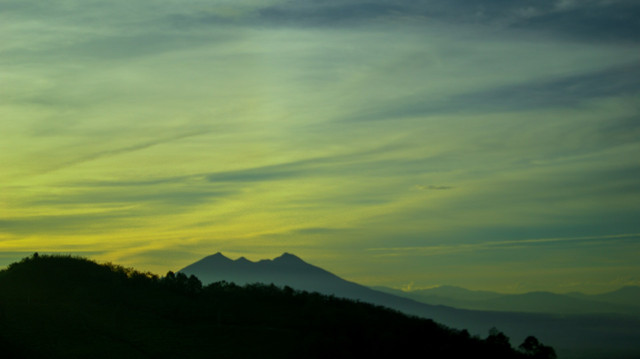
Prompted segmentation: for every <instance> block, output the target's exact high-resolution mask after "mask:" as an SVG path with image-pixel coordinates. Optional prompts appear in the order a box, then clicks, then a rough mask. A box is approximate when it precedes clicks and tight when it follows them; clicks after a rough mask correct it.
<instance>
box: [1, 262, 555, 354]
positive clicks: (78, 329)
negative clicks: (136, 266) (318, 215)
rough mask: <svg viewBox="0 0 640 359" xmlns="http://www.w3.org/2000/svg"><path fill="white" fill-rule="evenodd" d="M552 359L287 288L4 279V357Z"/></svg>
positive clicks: (41, 271) (45, 265) (116, 277)
mask: <svg viewBox="0 0 640 359" xmlns="http://www.w3.org/2000/svg"><path fill="white" fill-rule="evenodd" d="M416 351H417V352H418V353H420V354H421V355H423V356H424V357H429V358H451V357H464V358H471V357H489V358H553V357H555V354H554V353H553V349H552V348H550V347H547V346H544V345H542V344H540V343H539V342H538V341H537V340H536V339H535V338H533V337H529V338H527V340H526V341H525V342H524V343H523V344H522V345H521V346H520V347H519V349H518V350H515V349H513V348H512V347H511V345H510V344H509V339H508V338H507V337H506V336H505V335H504V334H502V333H501V332H499V331H498V330H492V332H491V333H490V335H489V336H488V337H487V338H485V339H481V338H478V337H473V336H470V335H469V334H468V332H466V331H464V330H463V331H458V330H453V329H449V328H447V327H444V326H442V325H440V324H438V323H435V322H433V321H432V320H428V319H420V318H417V317H410V316H407V315H404V314H401V313H399V312H396V311H392V310H389V309H386V308H383V307H379V306H374V305H370V304H365V303H360V302H356V301H352V300H346V299H338V298H335V297H332V296H325V295H321V294H318V293H309V292H304V291H295V290H293V289H291V288H289V287H285V288H282V289H281V288H278V287H276V286H274V285H262V284H253V285H251V284H249V285H245V286H243V287H240V286H237V285H235V284H231V283H226V282H216V283H212V284H210V285H208V286H205V287H203V286H202V284H201V282H200V281H199V280H198V279H197V278H196V277H195V276H190V277H187V276H186V275H185V274H182V273H178V274H174V273H172V272H169V273H168V274H167V275H166V276H165V277H158V276H156V275H154V274H151V273H141V272H138V271H136V270H133V269H130V268H124V267H122V266H118V265H113V264H97V263H95V262H93V261H91V260H88V259H83V258H77V257H69V256H38V255H34V256H32V257H29V258H25V259H23V260H22V261H20V262H18V263H14V264H11V265H10V266H9V267H8V268H7V269H5V270H3V271H0V357H2V358H45V357H46V358H255V357H260V358H355V357H364V358H390V357H413V356H415V352H416Z"/></svg>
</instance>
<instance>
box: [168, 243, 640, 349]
mask: <svg viewBox="0 0 640 359" xmlns="http://www.w3.org/2000/svg"><path fill="white" fill-rule="evenodd" d="M179 273H184V274H185V275H195V276H196V277H198V278H200V279H201V280H202V281H203V283H205V284H208V283H214V282H219V281H227V282H233V283H236V284H238V285H246V284H252V283H265V284H274V285H277V286H280V287H284V286H288V287H291V288H294V289H298V290H304V291H308V292H318V293H321V294H325V295H333V296H336V297H340V298H347V299H351V300H356V301H361V302H366V303H372V304H375V305H379V306H383V307H387V308H391V309H394V310H398V311H400V312H403V313H406V314H410V315H415V316H418V317H423V318H429V319H433V320H434V321H436V322H439V323H443V324H444V325H447V326H449V327H452V328H458V329H467V330H468V331H469V332H470V333H471V334H473V335H478V336H484V335H486V333H487V332H488V331H489V329H490V328H492V327H497V328H500V330H502V331H504V333H505V334H506V335H508V336H509V337H511V338H512V339H513V341H514V342H521V341H523V340H524V339H525V338H526V337H527V336H529V335H531V334H534V335H535V336H536V337H538V338H540V339H541V340H542V341H543V342H544V343H547V344H550V345H552V346H553V347H554V348H556V350H557V351H558V354H559V355H560V357H562V358H600V357H602V355H603V353H608V355H611V356H612V357H637V356H638V355H640V344H639V343H640V320H639V319H638V318H636V317H621V316H618V315H614V316H606V315H573V316H571V315H564V314H563V315H557V314H546V313H523V312H506V311H500V310H499V309H498V310H496V309H494V310H469V309H458V308H453V307H450V306H445V305H430V304H426V303H421V302H419V301H417V300H414V299H410V298H406V297H402V296H399V295H395V294H391V293H385V292H382V291H379V290H374V289H372V288H369V287H366V286H363V285H360V284H357V283H354V282H350V281H347V280H345V279H342V278H340V277H338V276H337V275H335V274H332V273H331V272H329V271H327V270H325V269H322V268H319V267H317V266H314V265H312V264H309V263H307V262H305V261H304V260H302V259H300V258H299V257H297V256H295V255H293V254H290V253H284V254H282V255H281V256H279V257H277V258H274V259H263V260H259V261H256V262H252V261H249V260H247V259H246V258H244V257H242V258H239V259H236V260H232V259H230V258H227V257H225V256H224V255H223V254H222V253H216V254H214V255H211V256H208V257H205V258H203V259H201V260H199V261H197V262H195V263H193V264H191V265H188V266H186V267H184V268H183V269H181V270H180V271H179ZM465 291H466V290H464V289H459V288H453V287H449V288H444V289H443V290H441V293H445V292H446V293H458V294H462V293H464V292H465ZM474 295H475V296H476V298H483V299H489V298H494V299H495V298H497V297H499V295H498V296H494V295H493V294H492V293H491V292H479V293H474ZM543 297H545V295H543ZM619 333H624V335H618V334H619Z"/></svg>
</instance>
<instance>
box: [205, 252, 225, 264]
mask: <svg viewBox="0 0 640 359" xmlns="http://www.w3.org/2000/svg"><path fill="white" fill-rule="evenodd" d="M205 259H208V260H215V261H225V262H226V261H231V259H229V258H228V257H226V256H225V255H224V254H222V253H220V252H217V253H216V254H212V255H210V256H208V257H206V258H205Z"/></svg>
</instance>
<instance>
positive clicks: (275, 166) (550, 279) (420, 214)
mask: <svg viewBox="0 0 640 359" xmlns="http://www.w3.org/2000/svg"><path fill="white" fill-rule="evenodd" d="M638 17H640V5H637V4H634V2H633V1H596V0H592V1H564V0H563V1H554V0H542V1H533V0H530V1H493V0H491V1H490V0H481V1H471V0H460V1H445V0H431V1H428V0H422V1H412V2H408V1H407V2H405V3H403V2H397V1H388V0H373V1H366V2H363V1H355V0H340V1H339V0H327V1H322V2H321V1H314V0H292V1H275V0H267V1H257V0H255V1H252V0H244V1H237V0H236V1H230V0H226V1H221V0H218V1H211V0H210V1H203V0H195V1H184V0H180V1H178V0H154V1H151V0H127V1H124V0H116V1H96V0H53V1H40V0H22V1H13V0H11V1H9V0H0V168H1V170H0V261H1V262H2V263H1V264H7V263H10V262H12V261H14V260H16V259H19V258H21V257H23V256H25V255H27V254H29V253H32V252H34V251H40V252H65V253H78V254H82V255H88V256H90V257H92V258H95V259H97V260H101V261H113V262H116V263H119V264H124V265H129V266H135V267H136V268H139V269H144V270H151V271H154V272H157V273H165V272H166V271H168V270H177V269H180V268H182V267H183V266H185V265H187V264H189V263H191V262H193V261H195V260H197V259H199V258H201V257H203V256H205V255H208V254H211V253H214V252H217V251H222V252H223V253H225V254H226V255H228V256H230V257H232V258H234V257H237V256H241V255H243V256H246V257H248V258H249V259H260V258H268V257H273V256H276V255H279V254H280V253H282V252H284V251H287V252H292V253H295V254H297V255H299V256H300V257H302V258H303V259H305V260H307V261H308V262H311V263H313V264H316V265H319V266H321V267H324V268H326V269H329V270H331V271H332V272H334V273H336V274H338V275H340V276H342V277H345V278H347V279H350V280H354V281H357V282H360V283H363V284H371V285H389V286H394V287H401V286H407V285H412V286H414V287H426V286H433V285H437V284H451V285H460V286H465V287H468V288H473V289H480V288H481V289H493V290H500V291H505V292H519V291H527V290H539V289H545V290H554V291H571V290H584V291H588V292H594V291H595V292H597V291H604V290H608V289H615V288H617V287H619V286H621V285H626V284H640V263H639V262H638V260H637V259H638V258H639V255H640V221H639V220H638V218H640V181H639V178H640V156H639V154H640V117H639V114H640V105H639V103H640V101H639V100H640V82H639V80H638V79H639V78H640V57H639V55H640V47H639V46H638V45H639V44H640V41H639V40H638V39H639V37H638V36H637V35H638V34H639V33H640V26H639V25H638V22H637V18H638Z"/></svg>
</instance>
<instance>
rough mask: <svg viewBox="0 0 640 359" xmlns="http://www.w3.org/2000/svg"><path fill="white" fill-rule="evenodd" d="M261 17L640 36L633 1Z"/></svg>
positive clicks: (401, 6)
mask: <svg viewBox="0 0 640 359" xmlns="http://www.w3.org/2000/svg"><path fill="white" fill-rule="evenodd" d="M259 14H260V18H261V19H262V20H264V21H267V22H268V23H269V24H272V25H283V24H286V25H297V26H335V25H354V24H359V23H362V22H370V23H371V22H374V21H378V20H381V19H387V20H394V19H396V20H400V19H402V20H404V21H407V18H409V19H413V20H414V22H416V21H417V22H424V23H429V22H433V21H435V22H440V23H450V24H454V23H455V24H462V25H481V26H482V25H484V26H487V25H489V26H494V27H497V28H503V29H505V30H516V29H517V30H526V31H533V32H537V33H552V34H555V35H556V36H557V35H560V36H565V37H567V38H573V39H580V40H603V41H626V42H636V41H638V38H637V36H634V34H637V33H638V32H640V24H638V22H637V21H635V19H637V18H638V16H639V15H640V5H638V4H637V2H633V1H583V2H579V3H578V2H572V3H568V2H566V1H557V0H542V1H535V0H527V1H496V0H481V1H477V0H462V1H455V2H452V1H447V0H435V1H434V0H419V1H412V2H397V1H389V0H373V1H358V0H350V1H337V0H331V1H323V2H319V1H313V0H306V1H289V2H286V3H283V4H276V5H271V6H265V7H264V8H262V9H260V10H259Z"/></svg>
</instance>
